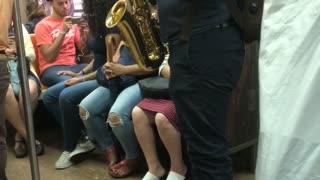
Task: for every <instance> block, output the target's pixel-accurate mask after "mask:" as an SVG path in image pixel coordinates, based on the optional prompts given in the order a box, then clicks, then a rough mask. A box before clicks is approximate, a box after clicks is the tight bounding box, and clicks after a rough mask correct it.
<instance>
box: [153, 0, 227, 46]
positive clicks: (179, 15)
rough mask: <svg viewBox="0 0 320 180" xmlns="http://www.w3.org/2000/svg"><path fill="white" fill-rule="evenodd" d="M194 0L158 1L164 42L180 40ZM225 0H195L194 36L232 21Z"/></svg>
mask: <svg viewBox="0 0 320 180" xmlns="http://www.w3.org/2000/svg"><path fill="white" fill-rule="evenodd" d="M191 1H192V0H158V1H157V4H158V12H159V20H160V27H161V28H160V30H161V37H162V40H163V41H165V42H170V41H172V40H175V39H177V38H179V34H180V33H181V30H182V28H183V26H184V25H183V24H184V18H185V14H186V13H187V11H189V10H190V9H189V8H188V3H191ZM224 1H225V0H194V3H196V4H192V8H195V9H194V12H195V13H194V15H193V19H192V24H193V26H192V34H193V35H194V34H197V33H199V32H202V31H205V30H208V29H210V28H212V27H215V26H216V25H218V24H222V23H224V22H227V21H228V20H230V19H231V15H230V13H229V11H228V9H227V6H226V4H225V2H224Z"/></svg>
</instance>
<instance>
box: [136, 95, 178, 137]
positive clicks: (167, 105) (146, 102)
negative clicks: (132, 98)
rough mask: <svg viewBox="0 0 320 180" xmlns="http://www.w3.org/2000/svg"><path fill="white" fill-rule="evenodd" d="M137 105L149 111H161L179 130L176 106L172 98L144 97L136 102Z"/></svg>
mask: <svg viewBox="0 0 320 180" xmlns="http://www.w3.org/2000/svg"><path fill="white" fill-rule="evenodd" d="M138 107H140V108H141V109H144V110H148V111H151V112H155V113H162V114H163V115H164V116H165V117H166V118H167V119H168V120H169V121H170V123H171V124H172V125H173V126H174V127H175V128H176V129H177V130H178V131H179V124H178V117H177V113H176V108H175V106H174V104H173V101H172V100H165V99H150V98H145V99H143V100H142V101H141V102H140V103H139V104H138Z"/></svg>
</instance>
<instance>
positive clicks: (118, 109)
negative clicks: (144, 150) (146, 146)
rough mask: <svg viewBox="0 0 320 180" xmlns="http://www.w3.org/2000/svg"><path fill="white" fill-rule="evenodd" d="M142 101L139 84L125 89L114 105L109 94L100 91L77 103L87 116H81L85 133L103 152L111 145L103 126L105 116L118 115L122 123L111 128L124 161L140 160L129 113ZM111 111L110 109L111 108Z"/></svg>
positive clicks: (108, 132) (101, 89) (104, 125)
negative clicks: (118, 143)
mask: <svg viewBox="0 0 320 180" xmlns="http://www.w3.org/2000/svg"><path fill="white" fill-rule="evenodd" d="M141 99H142V97H141V94H140V88H139V86H138V84H137V83H136V84H134V85H132V86H129V87H127V88H126V89H124V90H123V91H122V92H121V93H120V94H119V96H118V97H117V98H116V101H115V102H114V103H113V100H112V99H111V98H110V90H109V89H107V88H103V87H99V88H97V89H96V90H95V91H93V92H92V93H90V95H89V96H87V97H86V98H85V99H84V100H82V102H81V103H80V107H82V108H84V109H85V110H86V111H87V113H86V116H83V117H82V119H83V122H84V125H85V126H86V128H87V130H88V134H89V136H91V138H93V139H95V140H96V141H97V143H98V144H99V146H100V147H101V149H102V150H106V149H107V148H108V147H109V146H110V145H112V141H110V139H111V138H110V131H109V129H108V127H107V124H106V115H107V113H108V110H109V109H110V111H109V116H110V114H117V115H119V117H120V121H121V123H120V124H118V125H113V124H112V123H109V125H110V126H111V128H112V130H113V133H114V134H115V136H116V137H117V139H118V140H119V142H120V144H121V145H122V147H123V149H124V151H125V153H126V158H127V159H133V158H137V157H138V156H139V153H140V152H139V146H138V143H137V140H136V137H135V133H134V129H133V126H132V122H131V111H132V109H133V107H134V106H135V105H136V104H138V102H140V101H141ZM110 107H111V108H110Z"/></svg>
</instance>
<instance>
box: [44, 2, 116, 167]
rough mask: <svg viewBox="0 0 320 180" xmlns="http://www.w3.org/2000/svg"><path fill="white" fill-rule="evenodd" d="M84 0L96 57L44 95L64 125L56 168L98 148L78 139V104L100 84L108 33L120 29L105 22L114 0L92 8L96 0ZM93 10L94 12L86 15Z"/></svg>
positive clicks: (80, 127)
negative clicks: (80, 71) (98, 70)
mask: <svg viewBox="0 0 320 180" xmlns="http://www.w3.org/2000/svg"><path fill="white" fill-rule="evenodd" d="M84 2H85V3H84V8H83V9H84V16H85V17H86V18H88V19H87V20H88V24H89V29H90V35H89V40H88V45H89V48H90V50H92V52H93V55H94V59H93V61H91V63H90V64H89V65H88V66H87V67H85V68H84V69H83V70H82V73H81V75H79V76H75V77H73V78H71V79H68V80H66V81H64V82H60V83H58V84H56V85H54V86H51V87H50V88H48V89H47V91H46V92H45V93H44V95H43V103H44V105H45V106H46V108H47V109H48V111H49V112H50V113H51V114H52V115H53V116H54V118H55V119H56V120H57V121H58V123H59V124H60V125H61V127H62V128H63V139H64V145H63V146H64V147H63V152H62V153H61V155H60V157H59V158H58V160H57V161H56V163H55V168H56V169H65V168H68V167H70V166H71V165H72V164H73V161H72V158H73V157H74V156H76V155H78V154H82V153H86V152H89V151H92V150H93V149H95V145H94V144H93V143H92V142H91V141H86V142H81V143H79V142H78V140H79V138H80V136H81V135H82V133H81V131H82V130H83V129H84V127H83V123H82V120H81V118H80V116H79V108H78V104H79V103H80V102H81V100H82V99H84V98H85V97H86V96H87V95H88V94H90V93H91V92H92V91H94V90H95V89H96V88H98V87H99V84H98V82H97V80H96V73H97V69H99V68H100V67H102V66H103V65H104V64H105V62H106V59H107V58H106V54H107V52H106V51H107V48H106V44H105V36H107V35H110V34H119V31H118V29H116V28H113V29H107V28H106V27H105V25H104V21H105V16H106V12H107V11H106V10H107V9H108V7H111V5H112V2H111V1H109V0H108V1H107V0H105V1H100V4H96V6H95V7H94V9H93V10H92V9H91V8H89V7H91V6H89V5H87V3H90V4H91V5H92V4H94V3H95V1H93V0H90V1H84ZM92 14H94V16H87V15H92Z"/></svg>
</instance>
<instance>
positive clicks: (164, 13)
mask: <svg viewBox="0 0 320 180" xmlns="http://www.w3.org/2000/svg"><path fill="white" fill-rule="evenodd" d="M191 1H192V0H190V1H189V2H188V1H186V0H161V1H158V11H159V19H160V27H161V36H162V38H163V40H164V41H166V42H168V43H169V48H170V59H169V64H170V67H171V79H170V85H169V86H170V93H171V96H172V99H173V101H174V103H175V106H176V109H177V113H178V117H179V120H180V121H179V123H180V124H181V130H182V136H183V138H184V140H185V141H186V144H187V151H188V155H189V158H190V161H191V166H192V167H191V168H192V169H191V176H192V179H193V180H198V179H199V180H231V179H232V162H231V159H230V157H229V156H228V145H227V141H226V138H225V136H224V134H225V127H226V114H227V107H228V100H229V97H230V94H231V92H232V90H233V89H234V87H235V86H236V84H237V82H238V80H239V77H240V71H241V67H242V63H243V59H244V44H243V41H242V38H241V33H240V30H239V29H238V28H237V26H236V25H235V24H234V23H233V22H232V18H231V14H230V12H229V11H228V9H227V7H226V4H225V2H224V0H201V1H193V2H191ZM189 13H191V14H189ZM188 15H190V16H189V17H190V18H189V19H190V20H189V21H188V18H186V17H188ZM187 22H189V23H187ZM190 22H191V24H190ZM188 24H189V25H190V28H189V29H190V30H191V32H190V35H188V33H187V32H188ZM185 32H186V33H185ZM183 35H184V37H188V39H187V40H186V38H182V37H183Z"/></svg>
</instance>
